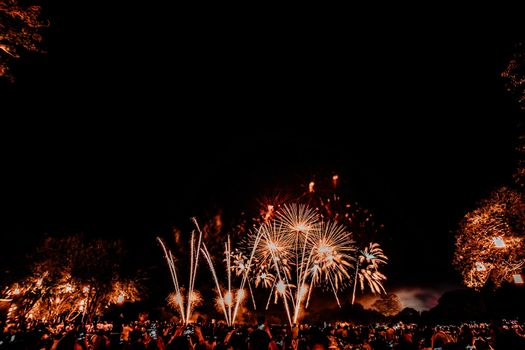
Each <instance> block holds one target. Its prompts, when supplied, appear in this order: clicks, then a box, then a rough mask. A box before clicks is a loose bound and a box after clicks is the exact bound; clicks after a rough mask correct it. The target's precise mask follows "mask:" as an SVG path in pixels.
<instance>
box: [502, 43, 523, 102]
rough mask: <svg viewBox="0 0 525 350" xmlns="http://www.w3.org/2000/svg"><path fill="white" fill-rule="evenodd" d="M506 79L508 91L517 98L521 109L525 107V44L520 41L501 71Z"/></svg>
mask: <svg viewBox="0 0 525 350" xmlns="http://www.w3.org/2000/svg"><path fill="white" fill-rule="evenodd" d="M501 76H502V77H503V78H504V79H505V83H506V84H505V86H506V88H507V91H508V92H509V93H510V94H511V95H512V96H513V97H514V98H515V99H516V101H517V102H518V104H519V106H520V108H521V109H525V45H523V43H519V44H517V45H516V50H515V52H514V54H513V55H512V58H511V59H510V61H509V64H508V65H507V68H506V69H505V70H504V71H503V72H502V73H501Z"/></svg>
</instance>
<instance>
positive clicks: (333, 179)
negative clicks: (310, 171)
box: [332, 175, 339, 187]
mask: <svg viewBox="0 0 525 350" xmlns="http://www.w3.org/2000/svg"><path fill="white" fill-rule="evenodd" d="M337 180H339V175H334V176H332V181H333V184H334V187H337Z"/></svg>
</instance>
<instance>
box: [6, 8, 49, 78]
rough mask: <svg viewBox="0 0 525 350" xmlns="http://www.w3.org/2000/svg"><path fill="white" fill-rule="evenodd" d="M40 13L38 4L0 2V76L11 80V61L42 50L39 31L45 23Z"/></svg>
mask: <svg viewBox="0 0 525 350" xmlns="http://www.w3.org/2000/svg"><path fill="white" fill-rule="evenodd" d="M40 14H41V8H40V6H34V5H33V6H25V5H22V4H21V2H19V1H18V0H2V1H1V2H0V77H5V78H7V79H9V80H11V81H12V80H13V79H14V78H13V75H12V74H11V72H10V66H11V63H12V61H13V60H16V59H19V58H20V55H21V54H24V53H26V52H29V51H34V52H40V51H42V50H41V48H40V43H41V42H42V35H41V34H40V31H41V29H42V28H43V27H46V26H47V24H46V23H45V22H44V21H42V20H41V18H40Z"/></svg>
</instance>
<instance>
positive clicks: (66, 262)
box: [8, 235, 140, 321]
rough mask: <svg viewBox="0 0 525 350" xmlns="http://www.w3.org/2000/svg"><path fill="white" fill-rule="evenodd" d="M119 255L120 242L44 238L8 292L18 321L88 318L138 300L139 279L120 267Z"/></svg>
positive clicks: (122, 262)
mask: <svg viewBox="0 0 525 350" xmlns="http://www.w3.org/2000/svg"><path fill="white" fill-rule="evenodd" d="M124 258H125V252H124V249H123V246H122V242H120V241H110V240H100V239H97V240H86V239H84V237H82V236H81V235H74V236H69V237H66V238H54V237H49V238H47V239H46V240H45V241H44V242H43V244H42V245H41V246H40V248H39V249H37V251H36V253H35V256H34V259H33V262H32V266H31V272H30V274H29V275H28V276H26V277H25V278H24V279H22V280H20V281H18V282H17V283H15V284H13V285H12V286H11V287H10V288H9V291H8V296H9V297H11V298H13V300H14V302H15V305H16V307H17V314H18V315H19V316H20V317H22V318H23V319H27V318H34V319H45V320H50V321H57V320H59V319H61V320H67V321H71V320H73V319H75V318H78V317H81V318H85V319H88V320H91V319H93V317H94V316H96V315H101V314H103V313H104V312H105V311H106V309H107V308H108V307H109V306H110V305H112V304H119V303H123V302H133V301H136V300H138V298H139V287H140V286H139V282H140V281H139V280H137V279H132V278H131V277H132V276H131V275H129V274H128V271H126V270H125V269H124V262H125V261H124Z"/></svg>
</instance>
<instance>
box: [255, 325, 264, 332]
mask: <svg viewBox="0 0 525 350" xmlns="http://www.w3.org/2000/svg"><path fill="white" fill-rule="evenodd" d="M257 328H258V329H260V330H261V331H264V323H263V324H260V325H258V326H257Z"/></svg>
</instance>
